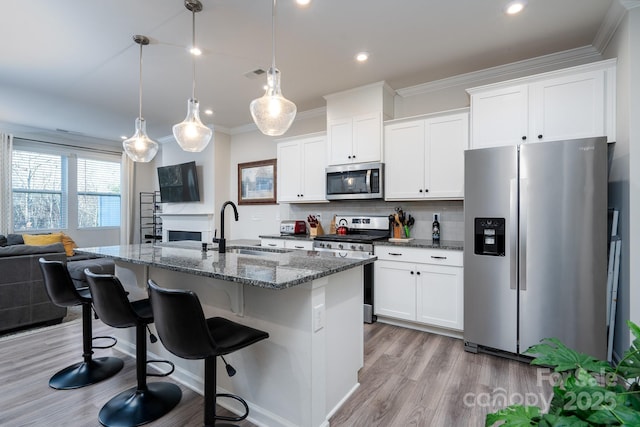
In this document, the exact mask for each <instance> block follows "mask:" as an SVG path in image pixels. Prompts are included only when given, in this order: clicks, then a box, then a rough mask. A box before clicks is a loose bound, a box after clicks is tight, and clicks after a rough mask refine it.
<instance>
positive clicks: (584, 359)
mask: <svg viewBox="0 0 640 427" xmlns="http://www.w3.org/2000/svg"><path fill="white" fill-rule="evenodd" d="M525 354H529V355H532V356H537V357H536V358H535V359H534V360H533V361H532V362H531V364H532V365H542V366H552V367H554V370H555V371H556V372H566V371H573V370H575V369H578V368H582V369H585V370H586V371H588V372H595V373H602V372H609V371H611V370H612V369H611V366H610V365H609V363H607V362H605V361H602V360H598V359H596V358H594V357H591V356H589V355H587V354H584V353H579V352H577V351H575V350H572V349H570V348H569V347H567V346H566V345H564V344H563V343H562V342H560V340H558V339H557V338H545V339H543V340H542V343H541V344H536V345H532V346H531V347H529V348H528V349H527V351H525Z"/></svg>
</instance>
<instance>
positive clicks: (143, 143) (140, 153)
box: [122, 35, 158, 163]
mask: <svg viewBox="0 0 640 427" xmlns="http://www.w3.org/2000/svg"><path fill="white" fill-rule="evenodd" d="M133 41H134V42H136V43H138V44H139V45H140V78H139V82H138V106H139V110H138V118H137V119H136V132H135V133H134V134H133V136H132V137H131V138H129V139H125V140H124V141H123V142H122V146H123V147H124V151H125V152H126V153H127V155H128V156H129V157H130V158H131V160H133V161H134V162H143V163H148V162H150V161H151V159H153V158H154V157H155V155H156V153H157V152H158V143H157V142H155V141H154V140H152V139H151V138H149V137H148V136H147V122H145V121H144V119H143V118H142V46H146V45H148V44H149V39H148V38H147V37H145V36H140V35H135V36H133Z"/></svg>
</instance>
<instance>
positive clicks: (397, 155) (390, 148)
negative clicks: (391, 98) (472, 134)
mask: <svg viewBox="0 0 640 427" xmlns="http://www.w3.org/2000/svg"><path fill="white" fill-rule="evenodd" d="M384 140H385V143H384V158H385V168H386V169H385V200H424V199H462V198H463V197H464V150H466V149H467V148H468V142H469V113H468V112H467V111H466V109H465V110H464V111H455V112H448V113H441V114H438V115H431V116H424V117H422V118H413V119H408V120H401V121H393V122H389V123H387V124H385V127H384Z"/></svg>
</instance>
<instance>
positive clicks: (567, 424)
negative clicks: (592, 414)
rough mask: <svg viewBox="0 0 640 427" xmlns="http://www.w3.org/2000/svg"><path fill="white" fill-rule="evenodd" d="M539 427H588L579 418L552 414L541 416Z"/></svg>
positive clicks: (587, 424)
mask: <svg viewBox="0 0 640 427" xmlns="http://www.w3.org/2000/svg"><path fill="white" fill-rule="evenodd" d="M538 426H539V427H589V423H587V422H585V421H582V420H581V419H580V418H578V417H576V416H575V415H572V416H570V417H563V416H558V415H553V414H545V415H543V416H542V419H541V420H540V423H539V424H538Z"/></svg>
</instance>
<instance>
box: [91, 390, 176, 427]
mask: <svg viewBox="0 0 640 427" xmlns="http://www.w3.org/2000/svg"><path fill="white" fill-rule="evenodd" d="M181 397H182V391H180V387H178V386H177V385H175V384H171V383H166V382H151V383H148V384H147V390H144V391H139V390H138V388H137V387H134V388H130V389H128V390H125V391H123V392H122V393H120V394H118V395H117V396H115V397H113V398H112V399H111V400H109V401H108V402H107V403H106V404H105V405H104V406H103V407H102V409H100V413H99V414H98V420H99V421H100V424H102V425H103V426H106V427H134V426H139V425H142V424H146V423H148V422H151V421H153V420H157V419H158V418H160V417H162V416H163V415H165V414H166V413H168V412H169V411H171V410H172V409H173V408H174V407H175V406H176V405H177V404H178V403H179V402H180V398H181Z"/></svg>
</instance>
